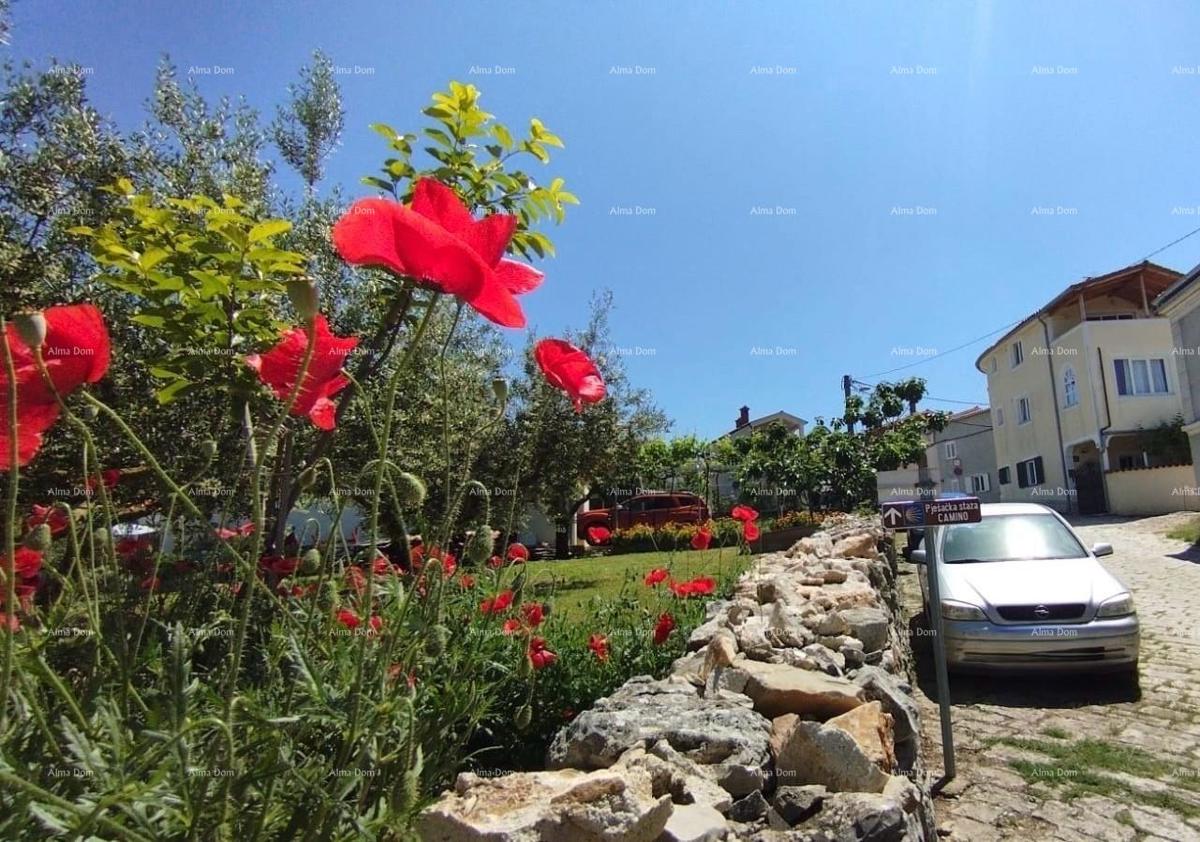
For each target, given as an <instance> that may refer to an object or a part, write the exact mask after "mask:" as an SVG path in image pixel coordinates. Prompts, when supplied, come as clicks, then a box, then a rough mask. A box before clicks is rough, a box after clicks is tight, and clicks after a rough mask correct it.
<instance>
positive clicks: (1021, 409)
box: [1017, 396, 1033, 424]
mask: <svg viewBox="0 0 1200 842" xmlns="http://www.w3.org/2000/svg"><path fill="white" fill-rule="evenodd" d="M1032 420H1033V407H1032V406H1030V404H1029V397H1028V396H1026V397H1022V398H1017V423H1018V424H1028V423H1029V422H1030V421H1032Z"/></svg>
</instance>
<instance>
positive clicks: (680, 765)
mask: <svg viewBox="0 0 1200 842" xmlns="http://www.w3.org/2000/svg"><path fill="white" fill-rule="evenodd" d="M626 768H631V769H641V770H644V771H645V772H646V773H647V774H649V775H650V780H651V782H652V785H653V791H654V794H655V795H662V794H663V793H666V794H668V795H670V796H671V801H672V802H674V803H675V804H704V805H707V806H709V807H712V808H713V809H714V810H716V811H718V812H721V813H724V812H726V811H728V810H729V808H730V806H731V805H732V804H733V799H732V798H731V797H730V795H729V793H728V792H726V791H725V790H723V789H722V788H721V787H719V786H717V784H716V783H715V782H714V781H713V780H712V778H710V777H709V776H708V774H707V773H706V772H705V771H704V769H703V768H701V766H700V765H699V764H698V763H695V762H694V761H691V760H689V759H688V758H686V757H684V756H683V755H682V754H680V753H679V752H677V751H676V750H675V749H673V748H671V744H670V743H668V742H667V741H666V740H659V741H658V742H656V743H654V744H653V745H652V746H650V748H649V749H648V750H647V749H643V748H640V747H639V748H631V749H630V750H629V751H627V752H625V753H624V754H622V755H621V759H620V760H618V761H617V762H616V764H615V765H614V766H613V767H612V770H613V771H614V772H615V771H618V770H621V769H626Z"/></svg>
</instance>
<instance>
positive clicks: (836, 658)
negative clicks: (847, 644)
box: [800, 640, 846, 676]
mask: <svg viewBox="0 0 1200 842" xmlns="http://www.w3.org/2000/svg"><path fill="white" fill-rule="evenodd" d="M836 645H838V646H840V645H841V641H840V640H839V641H837V642H836ZM800 651H801V652H802V653H803V654H804V656H805V657H806V658H808V659H809V660H811V661H812V662H813V663H815V664H816V665H817V669H819V670H820V671H821V672H823V673H825V674H826V675H834V676H840V675H841V674H842V670H843V669H844V668H845V666H846V659H845V657H844V656H842V655H839V654H838V653H837V652H833V651H831V649H830V647H828V646H826V645H825V644H823V643H813V644H810V645H808V646H805V647H804V648H803V649H801V650H800Z"/></svg>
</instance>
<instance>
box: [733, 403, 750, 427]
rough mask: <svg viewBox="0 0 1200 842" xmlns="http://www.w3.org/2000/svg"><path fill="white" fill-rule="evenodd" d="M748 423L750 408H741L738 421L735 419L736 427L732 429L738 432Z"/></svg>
mask: <svg viewBox="0 0 1200 842" xmlns="http://www.w3.org/2000/svg"><path fill="white" fill-rule="evenodd" d="M749 423H750V407H748V406H743V407H742V408H741V410H740V411H739V415H738V419H737V422H736V426H735V427H734V429H737V430H740V429H741V428H742V427H745V426H746V425H747V424H749Z"/></svg>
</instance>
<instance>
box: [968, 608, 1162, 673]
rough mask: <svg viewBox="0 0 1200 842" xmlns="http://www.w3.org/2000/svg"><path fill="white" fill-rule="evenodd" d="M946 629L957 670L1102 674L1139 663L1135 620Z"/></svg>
mask: <svg viewBox="0 0 1200 842" xmlns="http://www.w3.org/2000/svg"><path fill="white" fill-rule="evenodd" d="M944 623H945V634H946V662H947V663H948V664H949V665H950V666H951V667H953V668H955V669H958V670H964V671H965V670H980V671H987V672H995V671H1003V670H1012V671H1040V670H1046V671H1052V672H1059V671H1064V672H1065V671H1076V672H1101V671H1105V670H1125V669H1129V668H1130V667H1132V666H1133V665H1134V664H1136V663H1137V660H1138V641H1139V628H1138V620H1137V615H1136V614H1131V615H1129V616H1126V617H1112V618H1108V619H1103V620H1093V621H1091V622H1090V623H1046V624H1041V625H1038V624H1020V625H998V624H995V623H991V622H965V621H961V620H945V621H944Z"/></svg>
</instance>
